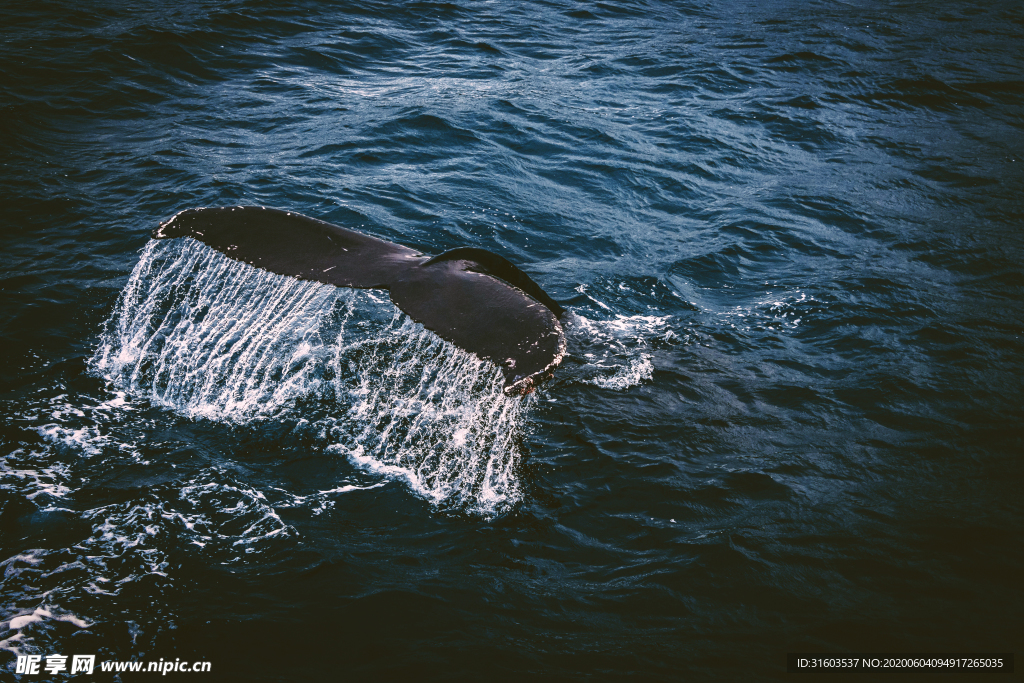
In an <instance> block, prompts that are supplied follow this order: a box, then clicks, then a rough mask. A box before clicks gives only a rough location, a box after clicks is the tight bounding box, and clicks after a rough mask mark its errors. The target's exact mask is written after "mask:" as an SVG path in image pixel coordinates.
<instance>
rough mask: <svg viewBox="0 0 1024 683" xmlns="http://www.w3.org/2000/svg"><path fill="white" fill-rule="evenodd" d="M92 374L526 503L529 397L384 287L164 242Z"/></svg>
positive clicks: (168, 401)
mask: <svg viewBox="0 0 1024 683" xmlns="http://www.w3.org/2000/svg"><path fill="white" fill-rule="evenodd" d="M92 368H93V370H94V371H95V372H96V373H97V374H99V375H101V376H103V377H105V378H106V379H108V380H109V381H110V382H111V383H112V384H113V385H114V386H115V387H116V388H118V389H120V390H124V391H126V392H128V393H129V394H131V395H133V396H135V397H137V398H142V399H147V400H149V401H151V402H153V403H156V404H158V405H162V406H165V407H167V408H170V409H172V410H174V411H176V412H178V413H180V414H182V415H185V416H187V417H190V418H205V419H210V420H216V421H222V422H227V423H232V424H241V425H244V424H252V423H257V422H260V421H264V420H270V419H273V420H279V421H284V422H291V423H293V424H294V427H295V429H296V431H301V432H302V433H304V434H312V435H314V436H315V439H314V441H315V442H316V443H319V444H321V446H322V447H323V448H324V449H325V450H326V451H328V452H334V453H338V454H343V455H346V456H348V457H349V458H350V460H351V461H352V462H353V463H355V464H356V465H358V466H360V467H362V468H364V469H367V470H369V471H373V472H376V473H379V474H381V475H383V476H386V477H399V478H403V479H405V480H407V481H408V482H409V485H410V486H411V488H412V489H413V490H414V491H416V492H417V493H418V494H420V495H422V496H424V497H425V498H427V499H429V500H430V501H432V502H433V503H434V504H435V505H437V506H439V507H444V508H455V509H461V510H466V511H470V512H478V513H481V514H485V515H491V514H497V513H500V512H502V511H503V510H506V509H508V508H509V507H510V506H511V505H514V504H515V503H516V502H517V501H518V500H520V499H521V495H522V494H521V484H520V481H519V475H518V471H519V463H520V460H521V453H520V450H519V447H518V446H517V438H518V435H519V434H520V433H521V430H522V424H523V418H524V413H525V411H526V410H527V409H528V407H529V405H530V402H531V400H532V399H531V398H527V399H526V400H522V399H518V398H509V397H507V396H505V395H504V393H503V391H502V377H501V373H500V371H499V370H498V369H497V368H496V367H494V366H493V365H491V364H489V363H485V362H482V361H480V360H478V359H477V358H476V357H474V356H473V355H471V354H469V353H466V352H464V351H462V350H460V349H458V348H456V347H454V346H452V345H451V344H448V343H446V342H444V341H442V340H441V339H440V338H438V337H437V336H435V335H434V334H432V333H430V332H428V331H427V330H425V329H424V328H423V327H422V326H421V325H419V324H416V323H414V322H412V321H411V320H410V319H409V318H408V317H407V316H405V315H404V314H402V313H401V312H399V311H398V310H397V309H396V308H395V307H394V306H393V305H391V303H390V302H389V301H387V299H386V296H382V295H381V293H379V292H372V291H366V290H351V289H339V288H335V287H332V286H329V285H324V284H319V283H315V282H304V281H300V280H296V279H294V278H289V277H285V276H281V275H275V274H273V273H269V272H266V271H263V270H260V269H258V268H254V267H252V266H249V265H246V264H244V263H240V262H238V261H234V260H232V259H229V258H227V257H226V256H224V255H222V254H220V253H218V252H216V251H214V250H212V249H209V248H208V247H206V246H204V245H202V244H200V243H198V242H195V241H194V240H191V239H184V240H167V241H152V242H150V243H149V244H148V245H147V246H146V248H145V249H144V250H143V252H142V257H141V259H140V260H139V263H138V265H137V266H136V268H135V270H134V271H133V272H132V275H131V277H130V279H129V281H128V284H127V285H126V286H125V289H124V291H123V292H122V295H121V298H120V300H119V301H118V303H117V306H116V307H115V310H114V313H113V314H112V316H111V318H110V319H109V320H108V322H107V327H106V330H105V332H104V334H103V335H102V337H101V340H100V344H99V347H98V348H97V350H96V353H95V355H94V356H93V359H92Z"/></svg>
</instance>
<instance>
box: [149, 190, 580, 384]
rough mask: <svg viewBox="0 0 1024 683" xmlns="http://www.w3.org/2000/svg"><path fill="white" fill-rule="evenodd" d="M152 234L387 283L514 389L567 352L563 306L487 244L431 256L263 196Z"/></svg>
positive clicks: (321, 273) (185, 216) (186, 214)
mask: <svg viewBox="0 0 1024 683" xmlns="http://www.w3.org/2000/svg"><path fill="white" fill-rule="evenodd" d="M153 237H154V238H156V239H172V238H177V237H191V238H193V239H196V240H199V241H200V242H202V243H203V244H206V245H207V246H209V247H212V248H213V249H216V250H217V251H219V252H221V253H223V254H225V255H226V256H228V257H230V258H233V259H236V260H238V261H242V262H243V263H248V264H250V265H253V266H256V267H257V268H262V269H264V270H268V271H270V272H272V273H278V274H280V275H289V276H291V277H296V278H299V279H302V280H313V281H316V282H323V283H326V284H329V285H335V286H337V287H355V288H360V289H386V290H387V291H388V293H389V295H390V296H391V300H392V301H393V302H394V304H395V305H396V306H398V307H399V308H400V309H402V310H403V311H405V313H407V314H408V315H409V317H411V318H412V319H413V320H415V321H416V322H418V323H421V324H422V325H423V326H424V327H425V328H427V329H428V330H430V331H432V332H434V333H435V334H437V335H438V336H439V337H441V338H442V339H445V340H447V341H449V342H451V343H453V344H455V345H456V346H458V347H460V348H462V349H464V350H466V351H469V352H470V353H473V354H475V355H476V356H477V357H479V358H481V359H483V360H487V361H491V362H493V363H495V364H496V365H497V366H498V367H500V368H501V370H502V373H503V374H504V376H505V393H507V394H509V395H521V394H526V393H529V392H530V391H532V390H533V389H534V388H535V387H536V385H537V383H538V382H540V381H542V380H544V379H547V378H549V377H550V376H551V373H552V371H553V370H554V368H555V367H557V366H558V364H559V363H560V362H561V360H562V357H563V356H564V354H565V335H564V333H563V331H562V325H561V323H560V322H559V318H560V317H561V316H562V314H563V312H564V311H563V310H562V307H561V306H559V305H558V304H557V303H556V302H555V301H553V300H552V299H551V297H549V296H548V295H547V294H546V293H545V292H544V290H542V289H541V288H540V287H539V286H538V285H537V284H536V283H535V282H534V281H533V280H531V279H530V277H529V276H528V275H526V273H524V272H522V271H521V270H519V268H517V267H516V266H515V265H513V264H512V263H510V262H509V261H507V260H506V259H505V258H503V257H501V256H499V255H497V254H494V253H491V252H489V251H486V250H484V249H477V248H473V247H462V248H458V249H453V250H451V251H448V252H445V253H443V254H440V255H438V256H434V257H430V256H428V255H425V254H422V253H420V252H418V251H416V250H415V249H410V248H409V247H404V246H402V245H400V244H394V243H393V242H387V241H385V240H382V239H378V238H376V237H371V236H370V235H364V234H363V233H360V232H356V231H354V230H348V229H346V228H342V227H340V226H337V225H332V224H331V223H327V222H324V221H321V220H317V219H315V218H310V217H308V216H303V215H301V214H298V213H295V212H292V211H282V210H280V209H271V208H265V207H261V206H224V207H212V208H200V209H187V210H185V211H182V212H180V213H178V214H176V215H174V216H173V217H171V218H170V219H168V220H167V221H165V222H163V223H161V224H160V226H159V227H157V228H156V229H155V230H154V231H153Z"/></svg>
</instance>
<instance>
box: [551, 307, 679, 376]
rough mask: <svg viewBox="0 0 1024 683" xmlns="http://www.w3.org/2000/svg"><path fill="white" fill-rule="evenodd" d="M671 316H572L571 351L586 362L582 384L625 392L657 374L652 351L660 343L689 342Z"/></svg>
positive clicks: (570, 322) (580, 372)
mask: <svg viewBox="0 0 1024 683" xmlns="http://www.w3.org/2000/svg"><path fill="white" fill-rule="evenodd" d="M677 325H678V321H677V320H676V319H675V318H674V317H673V316H669V315H629V316H627V315H622V314H618V315H615V316H614V317H611V318H607V319H603V320H601V319H593V318H589V317H587V316H585V315H582V314H579V313H573V314H571V315H570V319H569V326H568V337H569V348H570V351H571V352H572V353H573V354H574V355H575V356H576V357H577V358H581V359H584V360H585V363H584V365H583V367H582V369H581V370H578V371H577V372H578V374H579V375H580V377H579V379H580V381H582V382H584V383H587V384H593V385H595V386H598V387H601V388H602V389H612V390H615V391H624V390H626V389H630V388H632V387H635V386H639V385H640V384H643V383H644V382H648V381H650V380H651V378H652V377H653V375H654V363H653V356H652V354H651V349H652V347H653V345H654V344H655V343H656V342H668V343H672V344H676V343H685V342H686V341H687V338H688V337H687V334H686V333H682V332H680V331H678V330H677Z"/></svg>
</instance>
